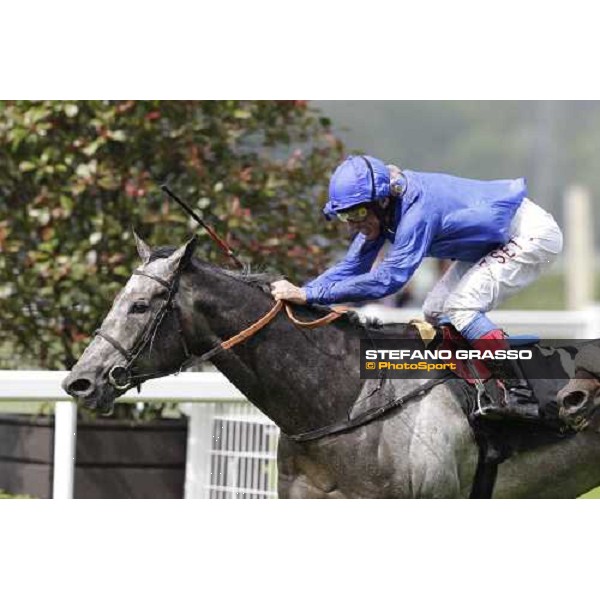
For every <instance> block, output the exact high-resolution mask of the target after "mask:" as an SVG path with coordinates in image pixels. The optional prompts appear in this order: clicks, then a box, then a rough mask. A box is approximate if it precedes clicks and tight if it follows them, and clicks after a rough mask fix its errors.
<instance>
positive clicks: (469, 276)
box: [423, 198, 563, 331]
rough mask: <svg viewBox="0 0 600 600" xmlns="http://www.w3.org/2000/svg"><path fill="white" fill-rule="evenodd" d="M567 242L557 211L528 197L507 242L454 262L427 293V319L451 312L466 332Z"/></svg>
mask: <svg viewBox="0 0 600 600" xmlns="http://www.w3.org/2000/svg"><path fill="white" fill-rule="evenodd" d="M562 244H563V238H562V232H561V230H560V228H559V226H558V225H557V224H556V221H555V220H554V218H553V217H552V215H550V214H549V213H547V212H546V211H545V210H544V209H542V208H541V207H540V206H538V205H537V204H535V203H533V202H532V201H531V200H529V199H527V198H525V199H524V200H523V202H522V204H521V206H520V207H519V209H518V210H517V212H516V213H515V216H514V217H513V220H512V223H511V227H510V240H509V241H508V242H507V243H506V245H505V246H502V247H499V248H497V249H495V250H493V251H492V252H490V253H489V254H487V255H486V256H485V257H483V258H482V259H481V260H480V261H479V262H478V263H475V264H473V263H467V262H461V261H457V262H455V263H453V264H452V266H451V267H450V268H449V269H448V271H446V273H445V274H444V275H443V277H442V278H441V279H440V281H439V282H438V283H437V284H436V285H435V287H434V288H433V289H432V290H431V292H429V294H428V295H427V298H426V299H425V303H424V304H423V312H424V314H425V318H426V319H427V320H428V321H430V322H432V323H435V322H436V321H437V319H438V318H439V317H440V316H442V315H445V316H447V317H448V318H449V319H450V321H451V323H452V324H453V325H454V327H455V328H456V329H458V330H459V331H461V330H462V329H464V328H465V327H466V326H467V325H469V324H470V323H471V322H472V321H473V320H474V319H475V318H476V317H477V316H478V314H481V313H483V314H485V313H486V312H488V311H489V310H492V309H493V308H495V307H496V306H497V305H498V304H499V303H500V302H502V301H503V300H504V299H505V298H508V297H509V296H512V295H513V294H515V293H516V292H518V291H519V290H521V289H523V288H525V287H527V286H528V285H529V284H530V283H532V282H533V281H535V280H536V279H537V278H538V277H539V276H540V274H541V273H542V271H544V270H545V269H546V268H547V267H548V266H549V265H550V264H551V263H552V262H554V260H555V259H556V257H557V255H558V254H560V251H561V250H562Z"/></svg>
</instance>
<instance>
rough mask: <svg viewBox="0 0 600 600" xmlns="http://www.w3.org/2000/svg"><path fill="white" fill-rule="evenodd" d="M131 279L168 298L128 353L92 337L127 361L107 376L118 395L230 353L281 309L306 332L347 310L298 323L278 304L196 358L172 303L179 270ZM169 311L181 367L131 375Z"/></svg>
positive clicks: (105, 336)
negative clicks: (149, 282) (148, 282)
mask: <svg viewBox="0 0 600 600" xmlns="http://www.w3.org/2000/svg"><path fill="white" fill-rule="evenodd" d="M133 275H139V276H143V277H148V278H150V279H153V280H154V281H156V282H157V283H160V284H161V285H162V286H163V287H165V288H166V289H167V291H168V295H167V299H166V300H165V302H164V303H163V305H162V306H161V307H160V309H159V310H158V312H157V313H156V315H155V317H154V319H153V320H152V321H151V322H150V323H149V324H148V325H147V326H146V327H145V329H144V331H143V332H142V335H141V336H140V337H139V339H138V341H137V342H136V343H135V344H134V345H133V347H132V348H131V350H127V349H126V348H125V347H124V346H123V345H122V344H121V343H120V342H119V341H118V340H116V339H115V338H114V337H112V336H111V335H109V334H108V333H106V332H105V331H102V330H101V329H98V330H97V331H96V332H95V334H94V335H97V336H99V337H101V338H102V339H104V340H106V341H107V342H108V343H109V344H111V345H112V346H113V348H115V349H116V350H117V351H118V352H119V353H120V354H121V355H122V356H123V357H124V358H125V359H126V361H127V363H126V364H125V366H121V365H116V366H114V367H112V368H111V370H110V371H109V373H108V381H109V383H110V384H111V385H112V386H113V387H114V388H115V389H117V390H119V391H127V390H129V389H131V388H133V387H137V388H138V391H139V389H140V386H141V384H142V383H143V382H144V381H147V380H149V379H155V378H157V377H164V376H166V375H172V374H174V373H179V372H181V371H182V370H183V369H184V368H185V367H186V366H187V364H188V362H190V361H191V359H193V358H196V360H197V361H199V362H202V361H206V360H209V359H211V358H213V356H215V355H216V354H218V353H220V352H222V351H224V350H229V349H230V348H232V347H233V346H236V345H237V344H240V343H242V342H244V341H246V340H247V339H249V338H250V337H252V336H253V335H254V334H255V333H256V332H258V331H260V330H261V329H262V328H263V327H265V326H266V325H268V324H269V323H270V322H271V321H272V320H273V319H274V318H275V317H276V316H277V314H278V313H279V312H280V311H281V309H282V308H284V307H285V311H286V314H287V316H288V318H289V319H290V320H291V321H292V323H294V325H296V326H298V327H303V328H307V329H314V328H316V327H321V326H323V325H327V324H329V323H332V322H333V321H335V320H336V319H339V318H340V317H341V316H343V315H345V314H346V313H347V312H348V311H349V310H350V309H349V308H347V307H344V306H339V307H336V308H332V309H331V312H329V313H327V314H326V315H324V316H323V317H321V318H319V319H315V320H314V321H300V320H299V319H297V318H296V317H295V315H294V313H293V312H292V308H291V306H290V304H288V303H287V302H283V301H281V300H278V301H277V302H276V303H275V305H274V306H273V307H272V308H271V309H270V310H269V311H268V312H266V313H265V314H264V315H263V316H262V317H260V318H259V319H257V320H256V321H255V322H254V323H252V325H250V326H249V327H247V328H246V329H243V330H242V331H240V332H239V333H237V334H236V335H234V336H232V337H230V338H228V339H227V340H224V341H219V342H218V343H217V344H216V345H215V346H213V347H212V348H211V349H210V350H208V351H207V352H204V354H202V355H200V356H195V355H194V354H192V352H190V350H189V347H188V344H187V342H186V339H185V334H184V331H183V327H182V321H181V314H180V308H179V306H178V305H177V304H176V303H175V302H174V300H175V296H176V295H177V291H178V289H179V279H180V277H181V267H180V268H178V270H177V271H176V272H175V275H174V276H173V279H172V280H171V282H168V281H166V280H165V279H162V277H158V276H156V275H152V274H150V273H145V272H144V271H140V270H139V269H136V270H135V271H134V272H133ZM169 311H173V313H174V315H175V320H176V321H177V329H178V332H179V339H180V340H181V346H182V348H183V351H184V354H185V358H184V360H183V362H182V363H181V365H179V367H176V368H175V369H171V370H166V371H155V372H151V373H139V374H134V373H133V367H134V365H135V363H136V361H137V359H138V358H139V356H140V355H141V354H142V352H143V351H144V350H145V348H146V346H147V345H148V344H149V343H152V340H153V338H154V335H155V334H156V331H157V330H158V328H159V327H160V324H161V323H162V321H163V319H164V318H165V316H166V315H167V313H169Z"/></svg>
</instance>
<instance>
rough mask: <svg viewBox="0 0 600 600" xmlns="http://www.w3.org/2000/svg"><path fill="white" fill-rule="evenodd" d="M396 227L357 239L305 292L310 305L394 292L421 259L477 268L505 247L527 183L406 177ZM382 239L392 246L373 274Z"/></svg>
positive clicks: (406, 173)
mask: <svg viewBox="0 0 600 600" xmlns="http://www.w3.org/2000/svg"><path fill="white" fill-rule="evenodd" d="M402 173H403V175H404V177H405V179H406V187H405V191H404V194H403V196H402V197H401V198H397V199H396V207H395V217H394V227H393V229H391V230H388V231H385V232H383V233H382V234H381V235H380V237H379V238H378V239H376V240H373V241H367V240H366V239H365V236H364V235H363V234H360V233H359V234H358V235H356V236H355V237H354V239H353V241H352V244H351V245H350V248H349V250H348V253H347V254H346V256H345V257H344V258H343V259H342V260H341V261H340V262H339V263H337V264H336V265H334V266H333V267H331V268H330V269H328V270H327V271H325V272H324V273H323V274H322V275H320V276H319V277H317V278H316V279H314V280H313V281H311V282H309V283H308V284H306V285H305V286H304V288H303V289H304V291H305V292H306V298H307V301H308V303H309V304H334V303H337V302H358V301H361V300H370V299H375V298H381V297H383V296H387V295H389V294H392V293H394V292H397V291H398V290H399V289H400V288H401V287H402V286H403V285H404V284H405V283H406V282H407V281H408V280H409V279H410V277H411V276H412V274H413V273H414V272H415V270H416V268H417V267H418V266H419V264H420V263H421V261H422V260H423V258H424V257H426V256H433V257H436V258H450V259H456V260H461V261H467V262H473V263H474V262H477V261H478V260H479V259H481V258H482V257H483V256H485V255H486V254H488V252H490V251H491V250H493V249H494V248H496V247H498V246H500V245H503V244H506V242H508V239H509V230H510V223H511V221H512V218H513V216H514V214H515V212H516V211H517V209H518V208H519V206H520V205H521V201H522V200H523V198H524V197H525V196H526V193H527V187H526V183H525V180H524V179H503V180H497V181H478V180H474V179H464V178H461V177H454V176H452V175H443V174H440V173H418V172H416V171H403V172H402ZM386 239H388V240H389V241H390V242H391V244H392V246H391V248H390V250H389V251H388V252H387V254H386V256H385V258H384V260H383V261H382V262H381V263H380V264H379V265H378V266H377V268H375V269H373V270H372V271H371V267H372V266H373V263H374V261H375V258H376V257H377V254H378V252H379V250H380V249H381V247H382V246H383V244H384V243H385V241H386Z"/></svg>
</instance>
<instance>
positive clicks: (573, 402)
mask: <svg viewBox="0 0 600 600" xmlns="http://www.w3.org/2000/svg"><path fill="white" fill-rule="evenodd" d="M586 399H587V393H586V392H581V391H576V392H569V393H568V394H567V395H566V396H565V397H564V399H563V406H564V407H565V408H566V409H570V410H571V409H574V408H578V407H580V406H581V405H582V404H583V403H584V402H585V401H586Z"/></svg>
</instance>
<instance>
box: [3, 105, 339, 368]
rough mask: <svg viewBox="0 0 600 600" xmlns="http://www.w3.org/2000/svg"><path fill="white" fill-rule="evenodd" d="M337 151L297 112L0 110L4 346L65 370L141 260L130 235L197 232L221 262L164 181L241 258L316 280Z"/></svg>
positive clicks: (304, 111)
mask: <svg viewBox="0 0 600 600" xmlns="http://www.w3.org/2000/svg"><path fill="white" fill-rule="evenodd" d="M341 152H342V146H341V143H340V142H339V140H338V139H337V138H336V137H334V136H333V135H332V134H331V132H330V123H329V121H328V120H327V119H325V118H324V117H321V116H320V114H318V113H317V112H316V111H315V110H314V109H312V108H309V107H308V106H307V103H306V102H293V101H292V102H287V101H286V102H249V101H248V102H242V101H222V102H208V101H185V102H184V101H181V102H175V101H167V102H158V101H113V102H108V101H85V102H70V101H64V102H63V101H60V102H59V101H43V102H25V101H15V102H0V165H1V166H0V331H1V334H0V335H1V337H0V347H2V346H6V345H10V347H11V348H13V350H14V351H15V352H16V353H17V354H18V355H19V356H21V357H24V359H23V360H25V361H26V362H31V360H32V358H33V359H34V361H35V363H36V364H37V365H39V366H41V367H44V368H69V367H70V366H72V364H73V363H74V361H75V360H76V359H77V357H78V356H79V354H80V353H81V351H82V349H83V347H84V346H85V344H86V343H87V341H88V340H89V336H90V334H91V332H92V331H93V330H94V329H95V328H96V327H97V326H98V325H99V323H100V322H101V319H102V317H103V315H104V314H105V313H106V311H107V310H108V308H109V306H110V304H111V302H112V299H113V297H114V296H115V294H116V292H117V291H118V290H119V288H120V287H121V286H122V285H123V283H124V282H125V280H126V279H127V277H128V276H129V274H130V272H131V270H132V269H133V268H134V266H135V264H136V263H137V262H138V259H137V254H136V252H135V244H134V242H133V237H132V228H134V227H135V228H136V229H137V230H138V231H139V232H140V233H141V235H142V236H144V237H146V238H147V239H148V240H149V241H150V243H152V244H154V245H159V244H169V245H179V244H181V243H182V242H183V241H184V240H186V239H188V238H189V237H190V235H191V233H192V232H194V231H197V233H198V235H199V236H200V239H201V244H200V247H199V250H198V254H199V256H201V257H202V258H204V259H206V260H211V261H213V262H216V263H218V264H223V265H227V266H230V264H229V263H227V262H226V261H224V259H223V258H222V257H221V255H220V254H219V253H218V250H217V249H216V247H215V245H214V244H212V243H211V242H210V240H209V238H208V237H207V236H206V235H205V233H204V231H202V230H196V225H195V223H193V221H190V220H189V219H188V218H187V216H186V215H185V214H184V213H183V212H182V211H181V209H180V208H179V207H177V206H174V205H173V204H172V203H170V201H168V200H167V199H166V198H165V197H164V195H163V194H162V193H161V192H160V190H159V187H158V186H159V185H160V184H161V183H163V182H165V181H168V182H169V184H170V185H171V186H172V187H173V189H174V190H175V191H176V192H177V193H179V195H181V196H182V197H183V198H186V199H187V200H188V201H190V203H191V204H192V205H193V206H194V207H195V208H196V209H197V210H198V212H199V213H200V214H201V215H202V216H203V217H206V218H207V220H208V221H209V222H212V224H213V225H214V226H215V228H216V229H217V230H218V231H219V232H220V233H221V234H226V235H225V238H226V240H227V241H228V242H229V243H230V244H231V245H232V247H233V248H234V250H236V251H237V253H238V255H239V256H240V258H242V260H246V261H252V263H253V264H257V263H259V264H261V265H263V266H264V265H268V266H269V267H271V268H273V269H275V270H278V271H280V272H282V273H284V274H285V275H287V276H288V277H290V278H291V279H294V280H297V281H302V280H303V279H305V278H307V277H309V276H312V275H314V274H316V273H317V272H319V271H320V270H322V269H323V268H324V267H325V266H326V265H327V263H328V261H329V260H330V253H331V251H332V248H331V247H330V244H329V242H328V239H327V232H328V228H327V227H326V226H325V224H324V222H323V221H322V220H321V218H320V211H319V207H320V205H322V203H323V201H324V196H325V194H326V184H327V180H328V176H329V174H330V171H331V170H332V169H333V167H334V166H335V164H336V163H337V162H338V161H339V160H340V159H341ZM323 234H325V235H323Z"/></svg>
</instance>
